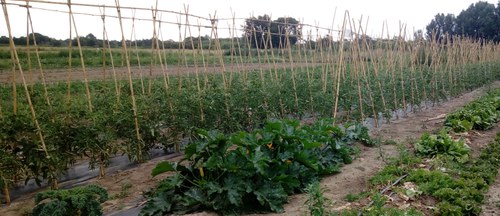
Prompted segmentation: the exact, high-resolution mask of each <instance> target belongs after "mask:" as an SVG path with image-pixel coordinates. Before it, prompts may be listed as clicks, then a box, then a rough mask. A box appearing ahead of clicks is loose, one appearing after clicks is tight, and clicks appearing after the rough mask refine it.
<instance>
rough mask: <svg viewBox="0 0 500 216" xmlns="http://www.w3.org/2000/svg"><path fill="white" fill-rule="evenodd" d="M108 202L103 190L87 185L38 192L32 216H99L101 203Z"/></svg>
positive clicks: (106, 194)
mask: <svg viewBox="0 0 500 216" xmlns="http://www.w3.org/2000/svg"><path fill="white" fill-rule="evenodd" d="M106 200H108V193H107V192H106V190H105V189H103V188H101V187H99V186H96V185H88V186H84V187H76V188H72V189H68V190H51V191H45V192H40V193H38V194H37V195H36V196H35V204H36V206H35V208H34V209H33V213H32V215H33V216H49V215H51V216H66V215H75V216H80V215H81V216H83V215H88V216H100V215H102V214H103V212H102V207H101V203H104V202H105V201H106Z"/></svg>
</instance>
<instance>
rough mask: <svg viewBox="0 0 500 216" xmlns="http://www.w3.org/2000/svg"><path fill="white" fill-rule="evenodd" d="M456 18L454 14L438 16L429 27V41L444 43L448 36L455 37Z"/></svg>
mask: <svg viewBox="0 0 500 216" xmlns="http://www.w3.org/2000/svg"><path fill="white" fill-rule="evenodd" d="M455 29H456V18H455V15H453V14H447V15H446V16H445V15H444V14H443V13H440V14H436V16H435V17H434V19H433V20H432V21H431V23H429V25H427V27H426V30H427V39H429V40H436V41H439V42H442V41H443V40H445V39H446V38H447V35H455Z"/></svg>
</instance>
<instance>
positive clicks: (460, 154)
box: [415, 130, 470, 163]
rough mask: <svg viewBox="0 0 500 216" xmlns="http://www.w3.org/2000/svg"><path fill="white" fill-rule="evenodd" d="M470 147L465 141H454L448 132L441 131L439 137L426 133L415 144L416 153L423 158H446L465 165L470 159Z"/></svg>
mask: <svg viewBox="0 0 500 216" xmlns="http://www.w3.org/2000/svg"><path fill="white" fill-rule="evenodd" d="M469 151H470V147H469V146H467V144H465V142H464V140H462V139H460V140H453V139H452V138H451V137H450V135H448V133H447V132H446V130H441V131H440V132H439V134H437V135H430V134H429V133H424V134H423V135H422V137H421V138H420V140H419V141H418V142H417V143H415V152H416V154H417V155H421V156H427V157H432V156H445V157H450V158H452V159H453V160H455V161H458V162H461V163H465V162H466V161H467V160H468V159H469Z"/></svg>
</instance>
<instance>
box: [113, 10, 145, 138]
mask: <svg viewBox="0 0 500 216" xmlns="http://www.w3.org/2000/svg"><path fill="white" fill-rule="evenodd" d="M115 5H116V10H117V13H118V17H120V18H119V19H118V21H119V23H120V30H121V33H122V46H123V49H124V50H125V59H126V63H127V74H128V82H129V87H130V96H131V98H132V112H133V115H134V123H135V135H136V138H137V141H140V140H141V134H140V132H139V120H138V118H137V106H136V101H135V94H134V85H133V83H132V71H131V69H130V61H129V56H128V52H127V43H126V42H125V34H124V32H123V24H122V19H121V10H120V0H115Z"/></svg>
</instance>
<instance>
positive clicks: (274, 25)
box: [243, 15, 300, 48]
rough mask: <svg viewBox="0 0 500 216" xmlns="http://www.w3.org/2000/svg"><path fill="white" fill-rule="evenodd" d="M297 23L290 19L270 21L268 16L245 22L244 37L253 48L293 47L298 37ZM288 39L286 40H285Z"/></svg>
mask: <svg viewBox="0 0 500 216" xmlns="http://www.w3.org/2000/svg"><path fill="white" fill-rule="evenodd" d="M299 24H300V23H299V21H298V20H296V19H294V18H291V17H279V18H278V19H276V20H273V21H271V17H270V16H268V15H264V16H258V17H257V18H255V17H251V18H248V19H246V20H245V26H244V35H243V37H244V38H246V39H247V40H248V41H249V42H250V44H251V45H252V47H253V48H256V47H258V48H265V47H267V48H271V47H274V48H278V47H287V46H288V43H290V46H293V45H294V44H296V43H297V41H298V40H299V37H300V25H299ZM287 37H288V39H287Z"/></svg>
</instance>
